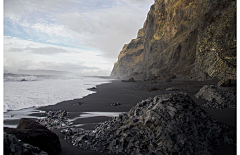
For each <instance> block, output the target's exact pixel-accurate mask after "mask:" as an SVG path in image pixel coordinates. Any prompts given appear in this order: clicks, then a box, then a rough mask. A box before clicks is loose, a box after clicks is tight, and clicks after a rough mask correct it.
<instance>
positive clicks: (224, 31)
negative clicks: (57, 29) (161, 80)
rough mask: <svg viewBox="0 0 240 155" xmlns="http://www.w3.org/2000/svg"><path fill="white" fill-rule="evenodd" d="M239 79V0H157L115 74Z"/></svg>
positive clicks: (129, 45)
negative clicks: (237, 64)
mask: <svg viewBox="0 0 240 155" xmlns="http://www.w3.org/2000/svg"><path fill="white" fill-rule="evenodd" d="M168 74H174V75H176V76H178V77H184V78H191V79H197V80H206V79H214V78H217V79H223V78H230V79H236V1H234V0H182V1H179V0H172V1H169V0H155V3H154V4H153V5H152V6H151V9H150V11H149V13H148V16H147V19H146V21H145V23H144V26H143V28H142V29H140V30H139V32H138V36H137V38H136V39H133V40H132V41H131V42H130V43H129V44H126V45H124V47H123V49H122V51H121V52H120V54H119V56H118V61H117V62H116V63H115V65H114V68H113V70H112V73H111V76H112V77H124V78H129V77H135V78H151V77H152V76H163V75H168Z"/></svg>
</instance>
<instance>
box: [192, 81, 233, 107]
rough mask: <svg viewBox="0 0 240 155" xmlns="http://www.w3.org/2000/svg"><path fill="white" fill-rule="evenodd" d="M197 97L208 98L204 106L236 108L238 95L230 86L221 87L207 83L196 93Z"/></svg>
mask: <svg viewBox="0 0 240 155" xmlns="http://www.w3.org/2000/svg"><path fill="white" fill-rule="evenodd" d="M195 97H196V98H202V99H205V100H207V101H208V102H207V103H206V104H203V106H204V107H206V108H209V107H213V108H219V109H222V108H235V107H236V95H235V92H234V91H233V90H231V89H230V88H228V87H220V86H214V85H205V86H203V87H202V88H201V89H200V90H199V92H198V93H197V94H196V95H195Z"/></svg>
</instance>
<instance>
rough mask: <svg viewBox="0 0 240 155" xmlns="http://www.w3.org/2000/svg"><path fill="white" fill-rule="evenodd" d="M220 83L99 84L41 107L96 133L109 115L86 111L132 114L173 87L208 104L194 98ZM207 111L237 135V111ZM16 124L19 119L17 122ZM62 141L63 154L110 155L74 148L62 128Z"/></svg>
mask: <svg viewBox="0 0 240 155" xmlns="http://www.w3.org/2000/svg"><path fill="white" fill-rule="evenodd" d="M217 82H218V81H217V80H211V81H190V80H182V79H173V80H172V82H164V81H162V80H157V83H155V84H150V81H137V82H121V81H120V80H114V81H112V83H107V84H102V85H98V86H97V87H96V89H95V90H94V91H96V93H94V94H91V95H88V96H86V97H83V98H82V99H76V100H70V101H63V102H61V103H58V104H56V105H51V106H46V107H40V108H38V110H43V111H57V110H66V111H67V112H68V116H67V117H68V118H70V119H73V118H76V117H79V116H80V118H77V119H76V120H75V121H74V122H73V123H74V124H73V125H79V124H81V126H80V128H83V129H87V130H92V129H94V128H95V126H96V125H97V124H99V123H101V122H104V121H106V120H108V119H109V117H106V116H95V117H83V118H81V115H82V116H84V115H83V114H85V113H86V112H128V111H129V110H130V109H131V107H133V106H135V105H136V104H137V103H138V102H140V101H141V100H144V99H147V98H149V97H154V96H156V95H160V94H169V93H172V92H174V91H166V89H167V88H169V87H175V88H176V89H177V92H186V93H187V94H188V95H189V96H190V97H191V98H192V99H193V100H194V101H195V102H196V103H197V104H199V105H201V104H204V103H206V101H205V100H203V99H197V98H195V97H194V95H195V94H196V93H197V92H198V91H199V89H200V88H202V86H204V85H216V84H217ZM151 87H156V88H157V89H158V90H157V91H151V92H149V91H148V89H149V88H151ZM78 102H81V103H82V104H81V105H75V103H78ZM111 103H120V104H121V105H119V106H111ZM203 109H205V110H206V112H207V113H208V115H209V116H211V117H212V118H213V119H216V120H218V121H220V122H222V123H223V124H225V125H227V126H229V128H230V130H231V131H233V132H234V135H236V109H230V108H226V109H213V108H208V109H206V108H203ZM42 115H43V113H39V114H32V116H42ZM11 123H12V121H11V120H7V121H4V124H11ZM15 123H16V120H15ZM53 132H55V133H56V134H57V135H58V136H59V138H60V142H61V146H62V152H61V153H60V154H59V155H77V154H84V155H88V154H89V155H90V154H109V153H108V152H104V153H99V152H95V151H90V150H81V149H79V148H76V147H73V146H72V144H71V143H70V142H67V141H65V140H64V139H63V138H64V135H63V134H61V133H60V129H55V130H53ZM217 151H218V154H219V155H223V154H228V155H232V154H236V146H232V145H223V146H219V147H217Z"/></svg>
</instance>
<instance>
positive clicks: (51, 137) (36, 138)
mask: <svg viewBox="0 0 240 155" xmlns="http://www.w3.org/2000/svg"><path fill="white" fill-rule="evenodd" d="M4 131H5V132H6V133H8V134H13V135H15V136H16V137H17V138H18V139H20V140H21V141H22V142H24V143H28V144H30V145H32V146H34V147H39V148H40V149H41V150H43V151H45V152H47V153H48V154H49V155H57V154H59V153H60V152H61V151H62V149H61V144H60V141H59V138H58V136H57V135H56V134H55V133H53V132H51V131H50V130H48V129H47V128H46V127H45V126H42V125H40V124H39V123H37V122H35V121H34V120H31V119H28V118H21V119H20V122H19V125H18V126H17V128H7V127H5V128H4ZM6 144H9V145H10V143H6ZM4 147H5V146H4ZM10 148H11V146H10ZM23 151H24V150H23ZM39 152H40V151H39Z"/></svg>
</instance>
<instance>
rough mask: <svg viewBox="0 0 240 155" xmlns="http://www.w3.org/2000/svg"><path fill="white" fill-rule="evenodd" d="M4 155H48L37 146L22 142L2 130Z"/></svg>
mask: <svg viewBox="0 0 240 155" xmlns="http://www.w3.org/2000/svg"><path fill="white" fill-rule="evenodd" d="M3 142H4V155H19V154H23V155H32V154H34V155H48V154H47V153H46V152H44V151H42V150H41V149H39V148H38V147H34V146H32V145H30V144H27V143H24V142H22V141H21V140H20V139H18V138H17V137H16V136H15V135H13V134H8V133H7V132H4V137H3Z"/></svg>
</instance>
